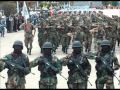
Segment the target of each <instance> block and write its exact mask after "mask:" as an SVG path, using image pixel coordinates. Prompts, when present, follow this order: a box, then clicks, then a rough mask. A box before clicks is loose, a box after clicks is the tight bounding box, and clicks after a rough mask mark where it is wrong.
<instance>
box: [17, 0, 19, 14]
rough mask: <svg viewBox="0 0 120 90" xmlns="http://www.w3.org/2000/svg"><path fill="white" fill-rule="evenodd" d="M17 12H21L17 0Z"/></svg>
mask: <svg viewBox="0 0 120 90" xmlns="http://www.w3.org/2000/svg"><path fill="white" fill-rule="evenodd" d="M17 13H19V3H18V1H17Z"/></svg>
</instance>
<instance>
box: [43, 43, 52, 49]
mask: <svg viewBox="0 0 120 90" xmlns="http://www.w3.org/2000/svg"><path fill="white" fill-rule="evenodd" d="M42 48H51V49H52V43H51V42H45V43H44V44H43V46H42Z"/></svg>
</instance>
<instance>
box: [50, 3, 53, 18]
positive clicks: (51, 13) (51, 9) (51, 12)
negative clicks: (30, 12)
mask: <svg viewBox="0 0 120 90" xmlns="http://www.w3.org/2000/svg"><path fill="white" fill-rule="evenodd" d="M50 16H53V7H52V5H51V6H50Z"/></svg>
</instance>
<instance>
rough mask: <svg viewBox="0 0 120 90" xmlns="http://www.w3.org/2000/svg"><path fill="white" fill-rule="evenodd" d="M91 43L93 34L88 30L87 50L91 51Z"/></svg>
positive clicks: (86, 34)
mask: <svg viewBox="0 0 120 90" xmlns="http://www.w3.org/2000/svg"><path fill="white" fill-rule="evenodd" d="M91 44H92V34H91V33H90V32H89V31H87V32H86V33H85V52H89V51H91Z"/></svg>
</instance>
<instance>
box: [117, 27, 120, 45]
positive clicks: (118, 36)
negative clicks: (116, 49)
mask: <svg viewBox="0 0 120 90" xmlns="http://www.w3.org/2000/svg"><path fill="white" fill-rule="evenodd" d="M117 42H118V44H117V46H119V44H120V26H118V27H117Z"/></svg>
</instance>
